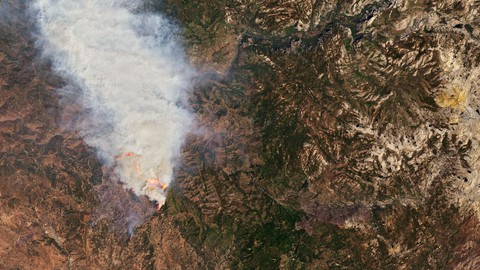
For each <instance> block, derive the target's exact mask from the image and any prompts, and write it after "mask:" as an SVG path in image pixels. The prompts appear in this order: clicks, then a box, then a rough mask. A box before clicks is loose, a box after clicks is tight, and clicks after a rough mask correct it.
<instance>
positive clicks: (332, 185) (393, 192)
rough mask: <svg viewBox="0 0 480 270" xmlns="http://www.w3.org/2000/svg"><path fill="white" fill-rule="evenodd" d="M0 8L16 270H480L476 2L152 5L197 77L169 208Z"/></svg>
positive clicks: (9, 232) (7, 250)
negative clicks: (104, 142) (134, 181)
mask: <svg viewBox="0 0 480 270" xmlns="http://www.w3.org/2000/svg"><path fill="white" fill-rule="evenodd" d="M0 7H1V8H0V209H1V211H0V268H1V269H480V234H479V231H480V222H479V218H480V190H479V188H480V163H479V159H480V148H479V147H480V141H479V135H478V134H479V132H480V125H479V121H480V111H479V110H480V109H479V95H480V93H479V92H478V90H479V83H478V81H479V75H480V68H479V65H480V46H479V39H480V21H479V20H478V18H479V16H480V14H479V12H480V5H479V2H478V1H476V0H464V1H453V0H443V1H440V0H438V1H437V0H424V1H420V0H418V1H417V0H415V1H414V0H411V1H403V0H397V1H394V0H391V1H388V0H378V1H374V0H325V1H318V0H312V1H304V0H284V1H283V0H282V1H273V0H272V1H270V0H262V1H253V0H241V1H240V0H238V1H237V0H228V1H220V0H196V1H185V0H164V1H156V0H149V1H147V2H146V4H145V10H146V11H149V12H162V13H164V14H167V15H168V16H169V17H171V18H172V20H174V21H176V22H177V23H178V24H179V25H180V26H181V27H182V29H183V39H184V43H185V44H184V45H185V48H186V49H187V52H188V55H189V59H190V61H191V62H192V64H194V65H195V66H196V68H197V69H198V70H199V74H198V78H197V83H196V85H195V88H194V89H192V93H191V97H190V104H191V110H192V111H193V112H194V113H195V116H196V118H197V119H196V123H197V127H196V128H195V130H196V131H198V132H193V133H192V134H191V135H190V136H189V138H188V140H187V142H186V144H185V146H184V149H183V163H182V165H181V166H180V167H179V168H178V170H177V171H176V179H175V181H174V183H173V184H172V185H171V186H170V187H169V188H168V197H167V202H166V204H165V205H164V206H163V207H162V208H161V209H160V210H158V211H157V210H156V208H155V205H154V204H153V203H151V202H149V201H148V199H146V198H138V197H136V196H134V195H133V194H131V193H130V192H128V191H126V190H124V189H123V188H122V186H121V185H120V184H118V183H117V182H116V180H115V179H114V177H112V174H111V172H109V171H108V170H106V169H105V168H104V167H103V166H102V164H101V163H100V162H99V161H98V160H97V159H96V157H95V153H94V151H93V149H90V148H88V147H87V146H86V145H85V144H84V143H83V141H82V140H81V138H80V137H79V136H78V134H77V133H76V132H75V131H74V130H72V129H71V128H69V126H68V124H66V123H68V120H69V118H70V117H74V116H75V113H76V112H78V108H76V107H75V106H74V105H73V104H72V106H66V107H62V108H60V105H59V104H60V102H61V101H60V100H59V96H58V94H57V92H56V89H59V88H61V86H62V84H63V82H62V80H61V78H58V77H57V76H56V75H55V74H53V73H52V72H51V69H50V66H49V63H46V62H45V61H42V60H41V59H39V53H38V51H37V50H36V49H35V46H34V44H33V42H32V35H34V25H32V23H31V20H30V19H28V16H27V14H26V12H25V10H26V7H25V4H23V2H22V1H7V0H3V1H1V2H0ZM32 33H33V34H32Z"/></svg>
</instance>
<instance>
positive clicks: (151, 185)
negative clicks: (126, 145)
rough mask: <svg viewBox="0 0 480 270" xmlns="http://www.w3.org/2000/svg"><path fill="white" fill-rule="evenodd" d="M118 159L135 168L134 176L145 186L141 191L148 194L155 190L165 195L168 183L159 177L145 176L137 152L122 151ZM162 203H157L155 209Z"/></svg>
mask: <svg viewBox="0 0 480 270" xmlns="http://www.w3.org/2000/svg"><path fill="white" fill-rule="evenodd" d="M116 159H117V160H118V161H122V162H124V163H125V162H129V163H131V166H133V167H134V168H135V172H136V178H137V179H138V180H140V182H144V183H145V186H144V187H143V188H142V190H143V191H145V194H146V195H147V196H150V195H151V194H152V193H156V192H161V193H163V194H164V196H166V193H167V187H168V185H167V184H166V182H164V181H162V180H161V179H160V178H158V177H157V178H154V177H147V176H145V175H144V173H143V170H142V167H141V166H140V164H139V162H138V156H137V154H135V153H133V152H126V153H123V154H121V155H119V156H117V158H116ZM130 190H131V191H132V192H134V189H133V188H132V189H130ZM161 206H162V205H161V204H160V203H158V205H157V209H158V210H160V207H161Z"/></svg>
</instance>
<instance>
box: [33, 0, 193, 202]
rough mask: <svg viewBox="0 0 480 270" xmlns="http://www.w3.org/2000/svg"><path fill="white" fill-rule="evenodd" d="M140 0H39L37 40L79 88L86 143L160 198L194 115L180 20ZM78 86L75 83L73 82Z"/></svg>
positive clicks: (126, 179) (139, 188) (136, 187)
mask: <svg viewBox="0 0 480 270" xmlns="http://www.w3.org/2000/svg"><path fill="white" fill-rule="evenodd" d="M141 5H142V3H141V1H140V0H133V1H126V0H34V1H33V3H32V6H31V9H32V13H33V14H34V16H35V19H36V24H37V25H38V31H39V33H38V38H37V41H38V44H39V45H40V48H41V49H42V52H43V54H44V56H45V57H47V58H48V59H50V60H51V62H52V65H53V70H54V71H55V72H56V73H58V74H59V75H61V76H62V77H63V78H64V79H65V80H66V82H67V83H68V85H67V86H66V87H65V89H63V91H60V92H63V93H64V95H66V93H67V94H69V95H71V94H72V91H76V92H75V96H76V97H77V101H76V102H78V104H80V105H81V107H82V110H83V111H84V112H85V114H86V115H87V116H86V119H83V121H81V123H82V124H80V125H79V127H78V129H79V131H80V133H81V134H82V135H83V137H84V139H85V141H86V143H87V144H88V145H90V146H92V147H94V148H95V149H96V150H97V154H98V156H99V158H100V159H101V160H102V161H103V162H104V163H105V164H106V165H108V166H110V167H111V168H113V169H114V172H115V174H116V175H118V177H119V178H120V180H121V181H122V182H123V183H124V185H125V186H126V187H127V188H129V189H132V190H133V191H134V192H135V193H136V194H137V195H147V196H148V197H149V198H150V199H151V200H155V201H157V202H158V203H159V205H162V204H163V203H164V201H165V193H164V190H165V188H166V186H168V184H169V183H170V181H171V180H172V178H173V169H174V167H175V164H176V163H177V160H176V159H177V158H178V156H179V153H180V150H181V146H182V143H183V142H184V138H185V136H186V133H187V132H188V130H189V127H190V126H191V123H192V119H193V118H192V117H191V115H190V113H189V111H188V110H187V109H186V105H185V104H186V95H187V94H188V90H189V87H190V82H191V78H192V74H193V72H192V69H191V68H190V67H189V65H188V64H187V62H186V60H185V56H184V54H183V52H182V48H181V46H180V45H179V44H178V41H177V37H178V35H177V33H178V31H177V28H176V26H175V25H174V24H172V23H170V22H169V21H168V20H167V19H166V18H164V17H162V16H161V15H158V14H147V13H141V12H140V11H138V7H140V6H141ZM72 89H74V90H72Z"/></svg>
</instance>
